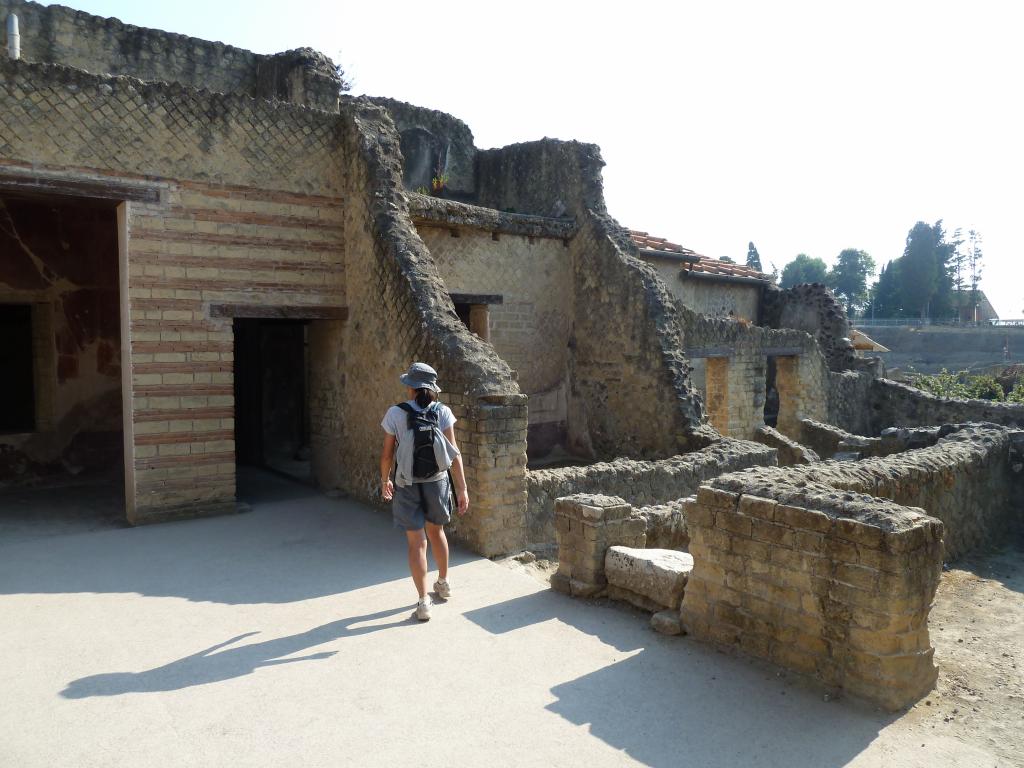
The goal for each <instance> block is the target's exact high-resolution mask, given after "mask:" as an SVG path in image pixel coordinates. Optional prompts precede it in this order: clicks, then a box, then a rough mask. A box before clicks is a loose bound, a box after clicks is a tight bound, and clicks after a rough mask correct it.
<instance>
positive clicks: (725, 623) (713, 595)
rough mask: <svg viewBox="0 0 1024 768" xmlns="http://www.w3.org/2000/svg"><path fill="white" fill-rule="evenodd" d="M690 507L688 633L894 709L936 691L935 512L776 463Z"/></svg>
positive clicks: (720, 485)
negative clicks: (811, 479)
mask: <svg viewBox="0 0 1024 768" xmlns="http://www.w3.org/2000/svg"><path fill="white" fill-rule="evenodd" d="M686 514H687V520H688V524H689V528H690V553H691V554H692V555H693V558H694V570H693V572H692V573H691V574H690V578H689V582H688V584H687V587H686V593H685V597H684V599H683V605H682V608H681V612H680V614H681V619H682V623H683V625H684V627H685V629H686V631H687V632H688V633H689V634H690V635H691V636H693V637H696V638H697V639H701V640H707V641H711V642H714V643H716V644H719V645H723V646H726V647H730V648H738V649H740V650H742V651H743V652H745V653H747V654H750V655H752V656H757V657H760V658H763V659H767V660H769V661H772V662H774V663H776V664H778V665H780V666H783V667H786V668H788V669H792V670H795V671H797V672H800V673H802V674H806V675H809V676H813V677H815V678H816V679H818V680H820V681H822V682H824V683H825V684H826V685H829V686H835V687H838V688H841V689H843V690H845V691H847V692H849V693H851V694H854V695H856V696H860V697H864V698H866V699H868V700H870V701H872V702H875V703H877V704H879V705H881V706H883V707H885V708H887V709H892V710H895V709H900V708H902V707H905V706H907V705H909V704H911V703H913V702H914V701H916V700H917V699H918V698H919V697H921V696H922V695H924V694H925V693H926V692H927V691H929V690H930V689H931V688H932V686H933V685H934V683H935V679H936V676H937V669H936V667H935V665H934V663H933V661H932V656H933V653H934V649H933V648H932V646H931V642H930V640H929V637H928V625H927V619H928V611H929V609H930V606H931V601H932V598H933V596H934V594H935V589H936V587H937V585H938V581H939V575H940V573H941V565H942V530H943V528H942V524H941V523H940V522H939V521H938V520H935V519H933V518H930V517H928V516H926V515H925V514H923V513H922V512H921V510H915V509H910V508H906V507H900V506H897V505H896V504H893V503H891V502H888V501H882V500H879V499H875V498H872V497H870V496H861V495H858V494H853V493H847V494H838V493H835V492H834V491H833V489H832V488H830V487H828V486H824V485H819V484H816V483H806V484H804V483H800V484H796V483H792V482H789V481H788V480H787V479H785V475H781V476H780V475H779V474H778V472H776V473H775V474H774V475H773V476H772V477H771V478H767V477H765V478H762V477H758V476H756V475H751V474H750V473H742V474H734V475H727V476H725V477H722V478H719V479H717V480H714V481H712V482H711V484H710V487H708V486H705V487H703V488H701V490H700V491H699V492H698V494H697V498H696V499H695V500H693V501H691V502H689V503H688V505H687V512H686Z"/></svg>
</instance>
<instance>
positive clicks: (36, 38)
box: [0, 0, 342, 111]
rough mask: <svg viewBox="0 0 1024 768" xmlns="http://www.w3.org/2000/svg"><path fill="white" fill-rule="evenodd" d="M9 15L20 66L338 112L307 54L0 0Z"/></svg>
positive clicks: (325, 76) (329, 85) (328, 70)
mask: <svg viewBox="0 0 1024 768" xmlns="http://www.w3.org/2000/svg"><path fill="white" fill-rule="evenodd" d="M8 13H15V14H17V15H18V19H19V26H20V33H21V55H22V58H23V59H25V60H26V61H31V62H37V63H48V64H63V65H65V66H69V67H74V68H76V69H82V70H85V71H86V72H92V73H94V74H101V75H103V74H109V75H129V76H131V77H136V78H139V79H140V80H152V81H161V82H167V83H180V84H182V85H186V86H190V87H192V88H197V89H207V90H210V91H218V92H221V93H235V94H244V95H247V96H259V97H262V98H275V99H279V100H282V101H288V102H291V103H293V104H304V105H308V106H313V107H316V108H318V109H327V110H332V111H334V110H337V105H338V92H339V90H340V89H341V88H342V81H341V78H340V77H339V75H338V72H337V70H336V68H335V66H334V64H333V63H332V62H331V61H330V59H328V58H327V57H326V56H324V55H323V54H320V53H317V52H316V51H313V50H311V49H308V48H304V49H298V50H294V51H287V52H285V53H280V54H275V55H273V56H264V55H260V54H255V53H253V52H251V51H246V50H242V49H241V48H235V47H234V46H230V45H224V44H223V43H216V42H209V41H206V40H197V39H196V38H194V37H187V36H186V35H176V34H173V33H170V32H164V31H162V30H158V29H145V28H142V27H135V26H132V25H131V24H123V23H122V22H120V21H118V20H117V19H109V18H102V17H100V16H93V15H91V14H88V13H83V12H82V11H76V10H73V9H71V8H66V7H64V6H61V5H49V6H43V5H40V4H38V3H34V2H22V0H0V22H2V21H3V20H4V19H6V18H7V14H8ZM0 34H2V33H0Z"/></svg>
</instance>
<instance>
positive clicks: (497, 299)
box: [448, 293, 505, 304]
mask: <svg viewBox="0 0 1024 768" xmlns="http://www.w3.org/2000/svg"><path fill="white" fill-rule="evenodd" d="M448 295H449V296H451V297H452V304H503V303H504V302H505V298H504V297H503V296H502V295H500V294H493V293H450V294H448Z"/></svg>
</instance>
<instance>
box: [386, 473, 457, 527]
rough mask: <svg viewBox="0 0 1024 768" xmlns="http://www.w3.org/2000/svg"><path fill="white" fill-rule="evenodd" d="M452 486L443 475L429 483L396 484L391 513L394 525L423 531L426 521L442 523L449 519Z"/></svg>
mask: <svg viewBox="0 0 1024 768" xmlns="http://www.w3.org/2000/svg"><path fill="white" fill-rule="evenodd" d="M452 506H453V504H452V487H451V483H449V482H448V476H447V475H445V476H444V477H442V478H441V479H440V480H435V481H434V482H432V483H413V484H412V485H406V486H398V485H396V486H395V496H394V498H393V499H392V500H391V516H392V517H393V518H394V521H395V528H401V529H402V530H405V531H422V530H423V527H424V524H425V522H431V523H434V525H445V524H446V523H449V522H451V519H452Z"/></svg>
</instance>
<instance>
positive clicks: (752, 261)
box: [747, 241, 762, 272]
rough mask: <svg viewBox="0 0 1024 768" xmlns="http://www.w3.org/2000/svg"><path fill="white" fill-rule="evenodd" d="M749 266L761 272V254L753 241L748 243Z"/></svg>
mask: <svg viewBox="0 0 1024 768" xmlns="http://www.w3.org/2000/svg"><path fill="white" fill-rule="evenodd" d="M747 266H748V267H750V268H752V269H756V270H757V271H758V272H761V271H762V270H761V254H759V253H758V252H757V248H756V247H755V246H754V243H753V241H751V242H749V243H748V244H747Z"/></svg>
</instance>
